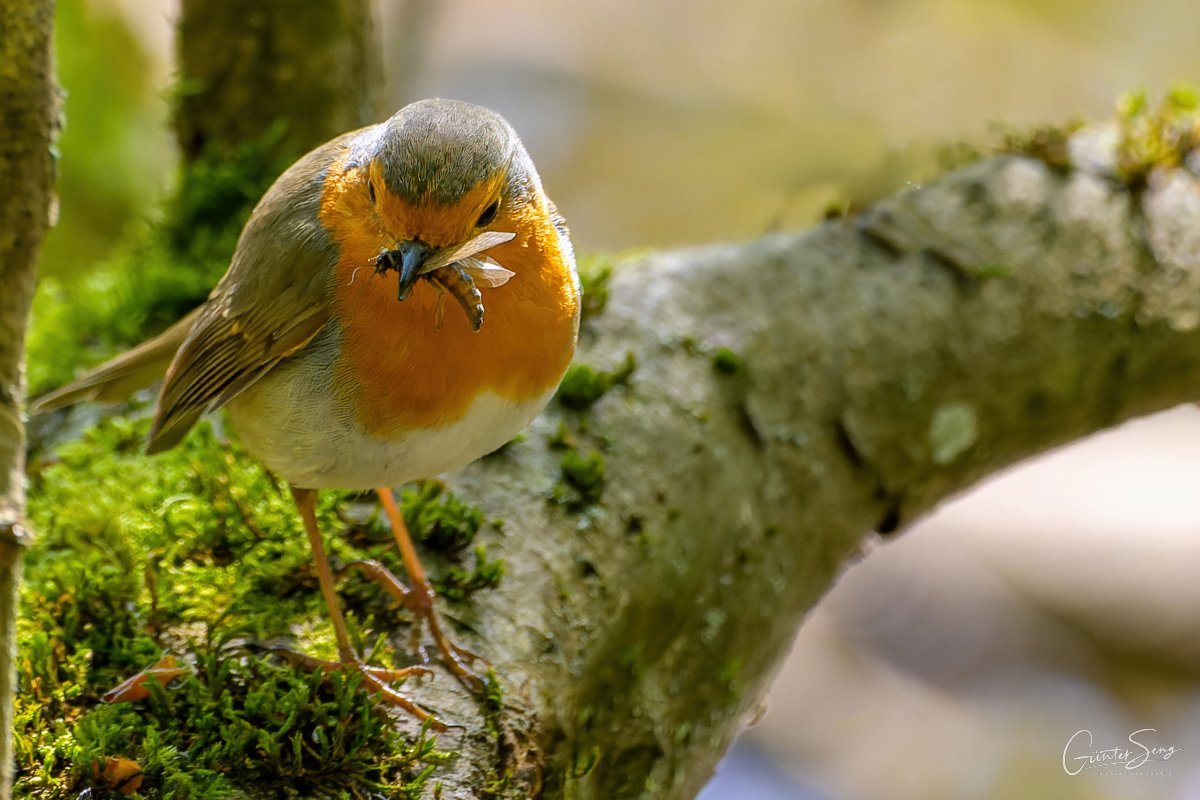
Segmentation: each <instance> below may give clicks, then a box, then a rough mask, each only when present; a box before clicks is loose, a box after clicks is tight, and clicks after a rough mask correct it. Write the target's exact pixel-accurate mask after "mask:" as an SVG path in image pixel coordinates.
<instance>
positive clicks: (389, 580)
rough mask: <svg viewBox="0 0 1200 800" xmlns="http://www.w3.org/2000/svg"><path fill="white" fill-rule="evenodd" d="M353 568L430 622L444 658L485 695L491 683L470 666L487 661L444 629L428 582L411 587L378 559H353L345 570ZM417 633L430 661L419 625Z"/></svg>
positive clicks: (466, 683)
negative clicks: (451, 637)
mask: <svg viewBox="0 0 1200 800" xmlns="http://www.w3.org/2000/svg"><path fill="white" fill-rule="evenodd" d="M351 567H357V568H358V569H361V570H362V571H363V574H364V575H366V576H367V578H368V579H370V580H372V581H374V582H375V583H378V584H379V585H380V586H382V587H383V590H384V591H385V592H387V593H388V594H390V595H391V596H392V597H394V598H395V599H396V600H397V601H398V602H399V603H400V604H401V605H402V606H404V608H406V609H408V611H410V612H411V613H412V614H413V615H414V616H416V617H417V618H418V619H419V620H420V619H424V620H425V621H426V622H427V623H428V624H429V633H430V635H431V636H432V638H433V643H434V644H435V645H436V646H437V649H438V653H440V654H441V657H442V661H443V662H444V663H445V665H446V667H447V668H448V669H449V670H450V671H451V672H453V673H454V675H455V676H456V677H457V678H458V679H459V680H460V681H462V683H463V685H464V686H466V687H467V688H468V689H470V690H471V691H473V692H475V693H477V694H482V693H483V692H484V691H485V690H486V688H487V684H486V683H484V680H483V678H481V677H479V675H477V674H476V673H475V672H474V671H473V670H472V669H471V668H470V666H469V665H470V664H473V663H475V662H476V661H478V662H481V663H483V664H487V663H488V662H487V660H486V659H485V658H483V657H482V656H479V655H476V654H475V653H472V652H471V651H470V650H468V649H466V648H465V647H460V646H459V645H457V644H455V643H454V642H453V641H451V639H450V637H449V636H447V635H446V634H445V633H444V632H443V631H442V625H441V621H440V619H439V617H438V613H437V609H436V608H434V605H433V589H432V588H431V587H430V586H429V584H428V583H425V584H424V585H423V586H418V587H416V588H409V587H408V586H405V585H404V584H403V583H402V582H401V581H400V579H399V578H397V577H396V576H395V575H394V574H393V573H392V571H391V570H389V569H388V568H387V567H385V566H383V565H382V564H380V563H379V562H378V561H370V560H365V561H351V562H350V563H349V564H347V565H346V566H345V567H344V568H343V570H342V571H343V572H345V571H346V570H348V569H350V568H351ZM413 635H414V638H417V639H418V641H417V644H416V647H415V650H416V652H417V655H418V657H419V658H420V659H421V662H422V663H424V664H428V663H429V656H428V654H427V653H426V652H425V647H424V646H423V645H421V644H420V643H419V638H418V637H420V627H419V626H418V627H417V629H416V630H415V631H414V634H413Z"/></svg>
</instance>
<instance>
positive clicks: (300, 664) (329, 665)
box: [270, 647, 450, 731]
mask: <svg viewBox="0 0 1200 800" xmlns="http://www.w3.org/2000/svg"><path fill="white" fill-rule="evenodd" d="M270 650H271V652H272V653H274V654H275V655H277V656H279V657H280V658H282V659H283V660H284V661H286V662H288V663H289V664H291V665H292V666H293V667H295V668H296V669H302V670H304V671H306V672H318V671H320V672H326V673H329V672H334V671H336V670H345V671H348V672H349V671H353V672H357V673H358V674H359V675H361V676H362V685H363V688H364V689H366V690H367V691H368V692H370V693H372V694H374V693H376V692H378V693H379V694H380V696H381V697H382V698H383V701H384V702H386V703H388V704H390V705H394V706H398V707H400V708H402V709H404V710H405V711H407V712H408V713H409V714H412V715H413V716H414V717H416V718H417V719H418V720H419V721H421V722H426V721H428V722H429V727H430V728H432V729H433V730H435V731H445V730H447V729H448V728H449V727H450V726H448V725H447V724H446V723H444V722H442V721H441V720H440V719H438V718H437V717H436V716H434V715H432V714H430V713H429V712H428V711H426V710H425V709H423V708H421V707H420V706H418V705H417V704H416V703H414V702H413V701H412V700H410V699H408V698H407V697H405V696H404V695H402V694H400V692H398V691H396V689H395V688H393V687H392V686H391V685H390V684H391V683H393V682H395V681H404V680H407V679H408V678H410V677H413V676H417V677H429V676H431V675H433V672H432V671H431V670H429V669H426V668H425V667H422V666H413V667H405V668H403V669H387V668H385V667H372V666H369V665H367V664H364V663H363V662H362V661H360V660H359V659H358V658H356V657H353V656H352V657H350V658H348V659H344V660H342V661H327V660H325V659H323V658H313V657H312V656H307V655H305V654H303V653H297V652H296V651H295V650H289V649H287V648H286V647H272V648H270Z"/></svg>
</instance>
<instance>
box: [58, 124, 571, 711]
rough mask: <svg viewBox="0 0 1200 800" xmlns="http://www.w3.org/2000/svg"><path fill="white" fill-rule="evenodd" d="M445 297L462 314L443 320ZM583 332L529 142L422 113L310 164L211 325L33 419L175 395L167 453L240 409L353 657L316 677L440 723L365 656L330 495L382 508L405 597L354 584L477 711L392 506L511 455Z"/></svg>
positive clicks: (212, 308)
mask: <svg viewBox="0 0 1200 800" xmlns="http://www.w3.org/2000/svg"><path fill="white" fill-rule="evenodd" d="M447 295H449V296H450V297H451V298H453V299H454V300H455V301H456V302H457V303H458V304H459V305H460V306H461V309H462V311H463V312H464V313H462V314H459V313H446V312H445V309H444V303H445V299H446V296H447ZM578 330H579V281H578V277H577V275H576V273H575V259H574V253H573V250H572V247H571V241H570V238H569V234H568V231H567V226H566V223H565V222H564V220H563V218H562V217H561V216H560V215H559V214H558V211H557V210H556V209H555V206H554V204H553V203H552V202H551V201H550V199H549V198H548V197H546V195H545V193H544V192H543V191H542V184H541V180H540V178H539V177H538V173H537V170H536V169H535V168H534V165H533V162H532V161H531V160H530V158H529V154H528V153H527V152H526V151H525V148H524V146H523V145H522V144H521V140H520V139H519V138H517V134H516V132H515V131H514V130H513V128H512V126H510V125H509V124H508V122H507V121H505V120H504V119H503V118H502V117H501V116H500V115H499V114H496V113H495V112H493V111H490V110H488V109H486V108H482V107H480V106H475V105H471V104H468V103H462V102H456V101H451V100H423V101H420V102H417V103H413V104H411V105H408V106H405V107H404V108H402V109H401V110H400V111H399V112H397V113H396V115H395V116H393V117H392V118H391V119H389V120H388V121H387V122H384V123H381V124H379V125H374V126H371V127H368V128H363V129H361V130H357V131H354V132H351V133H347V134H344V135H342V136H339V137H338V138H336V139H334V140H332V141H330V142H328V143H327V144H325V145H323V146H321V147H319V148H317V149H316V150H314V151H312V152H311V153H309V154H308V155H306V156H304V157H303V158H301V159H300V160H299V161H297V162H296V163H295V164H293V165H292V166H291V167H290V168H289V169H288V170H287V171H286V172H284V173H283V175H282V176H280V178H279V179H278V180H277V181H276V182H275V183H274V185H273V186H272V187H271V188H270V189H269V190H268V191H267V193H266V194H265V195H264V196H263V198H262V200H261V201H260V202H259V203H258V205H257V206H256V207H255V209H254V212H253V213H252V214H251V216H250V219H249V221H248V222H247V223H246V227H245V228H244V229H243V230H242V234H241V237H240V238H239V240H238V244H237V250H236V251H235V253H234V255H233V261H232V263H231V264H230V267H229V271H228V272H227V273H226V274H225V276H224V278H222V279H221V281H220V283H219V284H217V287H216V288H215V289H213V291H212V293H211V294H210V295H209V297H208V299H207V300H206V301H205V303H204V304H203V305H201V306H200V307H199V308H197V309H196V310H194V311H193V312H192V313H190V314H189V315H188V316H186V317H185V318H184V319H182V320H180V321H179V322H178V323H176V324H175V325H174V326H173V327H171V328H170V329H168V330H167V331H166V332H165V333H163V334H162V335H160V336H158V337H157V338H155V339H151V340H150V341H148V342H145V343H143V344H142V345H140V346H138V347H136V348H134V349H133V350H130V351H128V352H126V353H124V354H123V355H120V356H117V357H116V358H114V359H113V360H111V361H109V362H108V363H106V364H104V365H102V366H100V367H97V368H96V369H95V370H93V371H91V372H89V373H87V374H86V375H84V376H83V377H81V378H79V379H78V380H77V381H75V382H74V383H72V384H70V385H68V386H65V387H63V388H62V389H59V390H58V391H56V392H53V393H52V394H49V395H46V396H45V397H43V398H41V399H40V400H39V401H37V403H36V404H35V405H34V410H35V411H42V410H48V409H52V408H57V407H60V406H65V405H68V404H71V403H74V402H77V401H80V400H97V401H101V402H113V401H116V400H120V399H123V398H125V397H127V396H128V395H129V394H130V393H132V392H133V391H135V390H136V389H139V388H142V387H144V386H148V385H149V384H151V383H153V382H154V381H155V380H157V379H158V378H159V377H162V376H163V375H164V373H165V378H164V380H163V384H162V389H161V390H160V392H159V396H158V407H157V410H156V413H155V416H154V421H153V426H152V429H151V432H150V438H149V443H148V446H147V448H146V449H147V452H148V453H157V452H159V451H162V450H166V449H168V448H171V447H173V446H175V445H176V444H178V443H179V442H180V441H181V440H182V439H183V438H184V436H186V434H187V432H188V430H189V429H191V427H192V426H193V425H194V424H195V423H196V421H197V420H199V419H200V417H201V416H202V415H203V414H205V413H207V412H209V411H213V410H214V409H217V408H219V407H221V406H227V407H228V408H229V415H230V418H231V420H232V422H233V424H234V426H235V427H236V428H237V430H238V432H239V434H240V435H241V438H242V440H243V442H244V443H245V445H246V447H247V448H248V449H249V451H250V452H251V453H253V454H254V455H255V456H257V457H258V458H259V459H261V460H262V461H263V463H264V464H266V466H267V467H268V468H269V469H270V470H271V471H272V472H274V473H275V474H276V475H277V476H279V477H281V478H283V479H284V480H285V481H287V483H288V484H289V486H290V487H291V492H292V495H293V497H294V499H295V502H296V506H297V508H298V509H299V512H300V516H301V518H302V520H303V523H304V529H305V531H306V533H307V535H308V541H309V544H310V545H311V547H312V551H313V558H314V560H315V563H316V568H317V575H318V578H319V580H320V584H321V591H322V593H323V594H324V596H325V601H326V604H327V605H328V607H329V615H330V617H331V618H332V621H333V626H334V630H335V632H336V635H337V643H338V653H339V659H340V660H339V662H321V661H318V660H316V659H312V658H308V657H303V656H297V658H298V659H299V662H300V663H301V664H302V665H304V666H306V667H308V668H312V669H316V668H326V669H329V668H338V667H340V668H343V669H347V670H355V671H358V672H359V673H361V674H362V676H363V684H364V686H365V687H366V688H368V689H370V690H371V691H379V692H381V693H382V695H383V697H384V698H385V699H386V700H387V701H389V702H391V703H393V704H395V705H398V706H401V707H403V708H405V709H407V710H408V711H409V712H411V713H412V714H414V715H415V716H417V717H418V718H420V719H422V720H424V719H426V718H428V717H429V714H427V713H426V712H425V711H423V710H422V709H420V708H418V707H417V706H416V705H415V704H413V703H412V702H411V701H410V700H409V699H408V698H406V697H404V696H403V695H402V694H400V693H399V692H398V691H396V690H395V689H394V688H393V687H391V686H389V685H388V682H389V681H392V680H397V679H399V678H400V677H402V676H404V675H406V674H408V673H409V672H411V671H412V670H411V669H410V670H383V669H378V668H374V667H368V666H366V665H365V664H364V663H363V662H362V661H361V659H360V658H359V656H358V655H357V654H356V653H355V652H354V649H353V647H352V646H351V644H350V639H349V636H348V635H347V632H346V623H345V620H344V619H343V617H342V613H341V610H340V608H339V606H338V601H337V597H336V595H335V594H334V583H333V574H332V572H331V570H330V567H329V561H328V559H327V558H326V555H325V547H324V544H323V542H322V538H321V533H320V531H319V530H318V528H317V519H316V513H315V509H316V500H317V492H318V491H320V490H321V489H350V490H360V491H365V490H368V489H374V490H375V492H376V493H377V494H378V495H379V499H380V502H381V503H382V505H383V508H384V511H385V512H386V514H387V517H388V519H389V520H390V522H391V526H392V530H393V532H394V534H395V538H396V543H397V545H398V546H399V548H400V554H401V556H402V559H403V563H404V568H405V570H406V571H407V573H408V580H409V585H407V586H406V585H404V584H403V583H401V581H400V580H399V579H397V578H396V577H395V576H394V575H392V574H391V573H390V572H389V571H388V570H387V569H385V568H384V567H383V566H382V565H380V564H377V563H374V562H356V563H355V564H354V566H357V567H359V568H361V569H362V570H363V571H364V572H365V573H366V574H367V576H368V577H370V578H371V579H373V580H376V581H379V582H380V583H382V584H383V585H384V587H385V589H387V590H388V591H389V592H390V593H391V594H392V595H393V596H394V597H396V598H397V599H399V600H400V601H401V602H402V603H403V604H404V605H405V606H406V607H407V608H409V609H410V610H411V611H412V612H414V614H416V615H417V616H418V618H419V619H423V620H424V621H425V622H427V623H428V625H429V629H430V634H431V637H432V639H433V642H434V643H435V644H436V646H437V648H438V650H439V652H440V653H441V656H442V659H443V660H444V661H445V663H446V665H447V667H448V668H449V669H450V670H451V671H452V672H453V673H454V674H455V675H457V676H458V677H459V679H460V680H462V681H463V682H464V683H465V684H466V685H467V686H469V687H471V688H472V689H475V690H478V689H480V688H481V687H482V685H483V684H482V681H481V680H480V679H479V677H478V676H477V675H476V674H475V673H474V672H473V671H472V670H471V669H470V667H469V664H470V662H471V661H472V660H473V659H474V658H475V656H473V655H472V654H471V653H469V652H468V651H466V650H464V649H462V648H460V647H458V646H457V645H455V644H454V643H453V642H452V641H450V639H449V637H448V636H447V635H446V633H445V631H444V630H443V628H442V625H441V623H440V621H439V618H438V614H437V612H436V610H435V608H434V603H433V600H434V592H433V589H432V587H431V586H430V584H429V580H428V579H427V577H426V575H425V571H424V569H423V568H422V566H421V562H420V560H419V559H418V557H417V553H416V550H415V549H414V547H413V544H412V540H411V538H410V537H409V534H408V531H407V530H406V528H405V526H404V521H403V519H402V518H401V516H400V512H399V510H398V508H397V506H396V501H395V498H394V497H393V495H392V491H391V489H389V488H386V487H391V486H398V485H401V484H404V483H407V482H410V481H413V480H418V479H421V478H426V477H431V476H434V475H439V474H441V473H444V472H448V471H451V470H455V469H458V468H460V467H463V466H465V465H466V464H469V463H470V462H472V461H474V460H475V459H477V458H479V457H481V456H483V455H486V454H487V453H489V452H491V451H493V450H495V449H497V448H499V447H500V446H501V445H503V444H504V443H505V442H507V441H508V440H509V439H511V438H512V437H513V436H514V435H515V434H516V433H517V431H519V430H520V429H521V428H523V427H524V426H525V425H527V424H528V423H529V422H530V421H531V420H532V419H533V418H534V417H535V416H536V415H537V414H538V413H539V412H540V411H541V410H542V409H543V408H544V407H545V405H546V403H547V402H548V401H549V399H550V397H551V396H552V395H553V393H554V391H555V389H556V387H557V386H558V383H559V380H560V379H561V378H562V375H563V373H564V372H565V371H566V368H567V365H568V363H569V362H570V360H571V357H572V355H573V353H574V350H575V341H576V337H577V334H578ZM417 669H419V668H417ZM434 721H435V722H436V719H435V720H434Z"/></svg>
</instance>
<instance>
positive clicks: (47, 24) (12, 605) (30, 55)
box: [0, 0, 56, 798]
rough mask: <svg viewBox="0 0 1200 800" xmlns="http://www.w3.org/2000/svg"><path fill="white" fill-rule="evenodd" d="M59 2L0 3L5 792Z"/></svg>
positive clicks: (0, 792) (0, 707)
mask: <svg viewBox="0 0 1200 800" xmlns="http://www.w3.org/2000/svg"><path fill="white" fill-rule="evenodd" d="M53 26H54V2H53V0H9V1H8V2H5V3H4V5H3V6H2V7H0V65H3V67H2V68H0V131H3V132H4V133H3V135H2V136H0V187H3V191H2V192H0V797H5V798H6V797H8V796H9V795H10V793H11V789H12V778H13V774H12V770H13V748H12V727H13V691H14V688H15V687H14V680H15V678H16V663H15V656H16V622H17V590H18V588H19V586H20V578H21V559H20V556H21V549H22V544H23V541H24V538H25V534H24V533H23V528H22V527H21V520H22V516H23V514H24V511H25V423H24V412H25V408H24V406H25V383H24V372H25V368H24V353H25V324H26V321H27V319H28V317H29V306H30V304H31V303H32V301H33V290H34V284H35V282H36V280H37V259H38V251H39V250H40V249H41V245H42V237H43V235H44V234H45V231H46V227H47V224H48V222H49V217H50V213H51V203H52V183H53V178H52V171H53V166H52V158H51V137H52V134H53V128H54V121H55V119H56V102H55V94H54V69H53V60H52V55H51V42H52V40H53Z"/></svg>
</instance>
